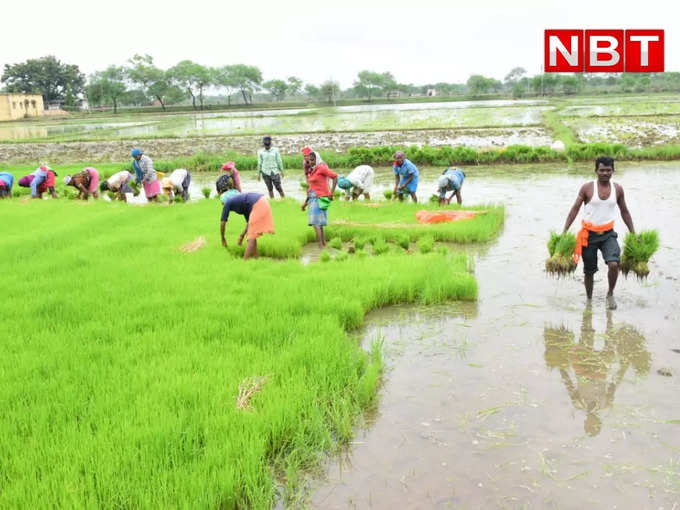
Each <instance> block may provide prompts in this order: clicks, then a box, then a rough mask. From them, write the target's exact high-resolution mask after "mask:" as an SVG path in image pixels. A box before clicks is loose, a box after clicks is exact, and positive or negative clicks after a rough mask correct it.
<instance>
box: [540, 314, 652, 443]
mask: <svg viewBox="0 0 680 510" xmlns="http://www.w3.org/2000/svg"><path fill="white" fill-rule="evenodd" d="M543 336H544V340H545V363H546V365H547V366H548V368H550V369H553V368H557V369H559V371H560V376H561V378H562V382H563V383H564V386H565V387H566V389H567V392H568V393H569V397H571V401H572V403H573V404H574V407H575V408H576V409H578V410H583V411H585V413H586V418H585V421H584V423H583V428H584V430H585V432H586V434H588V435H589V436H596V435H598V434H599V433H600V430H601V429H602V419H601V418H600V412H601V411H602V410H604V409H607V408H609V407H610V406H611V405H612V403H613V402H614V394H615V392H616V387H617V386H618V385H619V383H620V382H621V380H622V379H623V377H624V375H625V374H626V372H627V371H628V368H629V367H630V366H631V365H632V366H633V370H634V371H635V373H636V374H637V375H646V374H647V373H648V372H649V367H650V364H651V354H650V353H649V352H648V351H647V349H646V346H645V343H646V341H645V338H644V337H643V336H642V335H641V334H640V333H639V332H638V331H637V330H636V329H635V328H633V327H632V326H629V325H623V326H620V327H618V328H615V327H614V325H613V323H612V312H611V311H607V326H606V330H605V332H604V335H602V338H603V339H604V346H603V347H602V348H601V349H596V348H595V337H596V335H595V329H594V328H593V313H592V309H591V308H590V307H586V309H585V310H584V311H583V319H582V323H581V335H580V338H579V340H578V342H574V333H572V332H571V331H569V330H568V329H567V328H565V327H559V328H550V327H546V328H545V330H544V332H543ZM598 336H599V335H598Z"/></svg>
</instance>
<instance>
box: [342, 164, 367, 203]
mask: <svg viewBox="0 0 680 510" xmlns="http://www.w3.org/2000/svg"><path fill="white" fill-rule="evenodd" d="M374 177H375V172H374V171H373V168H372V167H371V166H369V165H359V166H358V167H356V168H355V169H354V170H352V171H351V172H350V173H349V175H348V176H347V177H340V178H339V179H338V187H340V188H342V189H344V190H345V200H349V199H350V198H351V199H352V200H356V199H357V198H359V197H360V196H361V195H363V196H364V197H366V200H370V199H371V188H372V186H373V178H374Z"/></svg>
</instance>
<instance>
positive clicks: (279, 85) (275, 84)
mask: <svg viewBox="0 0 680 510" xmlns="http://www.w3.org/2000/svg"><path fill="white" fill-rule="evenodd" d="M262 86H263V87H264V88H265V90H268V91H269V92H270V93H271V95H272V96H274V98H275V99H276V100H277V101H283V99H284V98H285V97H286V92H287V91H288V84H287V83H286V82H285V81H283V80H269V81H266V82H264V83H263V84H262Z"/></svg>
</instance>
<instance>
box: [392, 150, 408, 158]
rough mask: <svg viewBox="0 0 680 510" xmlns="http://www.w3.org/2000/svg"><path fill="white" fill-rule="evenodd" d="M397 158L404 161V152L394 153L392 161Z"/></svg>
mask: <svg viewBox="0 0 680 510" xmlns="http://www.w3.org/2000/svg"><path fill="white" fill-rule="evenodd" d="M397 158H404V159H406V154H404V151H397V152H395V153H394V159H397Z"/></svg>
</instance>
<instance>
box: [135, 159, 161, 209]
mask: <svg viewBox="0 0 680 510" xmlns="http://www.w3.org/2000/svg"><path fill="white" fill-rule="evenodd" d="M130 154H131V155H132V158H133V159H132V167H133V168H134V170H135V181H136V182H137V184H139V183H142V184H143V186H144V194H145V195H146V198H147V199H148V200H150V201H152V202H155V201H156V200H157V199H158V195H160V193H161V185H160V183H159V182H158V175H157V174H156V170H155V169H154V167H153V160H152V159H151V158H150V157H149V156H147V155H146V154H144V153H143V152H142V150H141V149H132V151H131V152H130Z"/></svg>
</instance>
